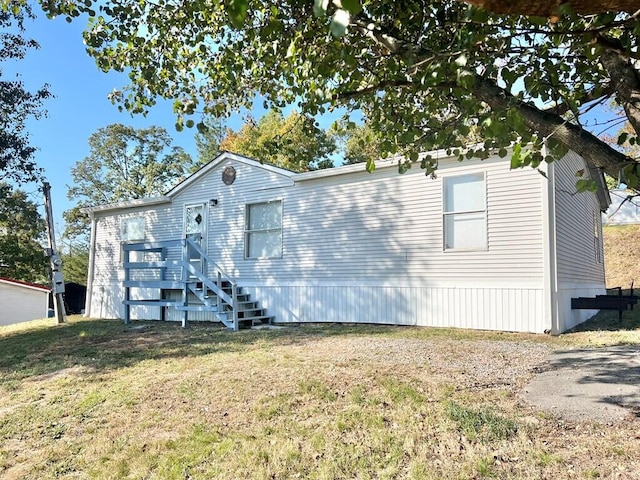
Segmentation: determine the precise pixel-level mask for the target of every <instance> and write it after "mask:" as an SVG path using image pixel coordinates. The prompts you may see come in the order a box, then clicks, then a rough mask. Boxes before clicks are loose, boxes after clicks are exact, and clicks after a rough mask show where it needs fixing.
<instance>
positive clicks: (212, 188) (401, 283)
mask: <svg viewBox="0 0 640 480" xmlns="http://www.w3.org/2000/svg"><path fill="white" fill-rule="evenodd" d="M229 164H232V165H233V166H234V167H235V169H236V171H237V179H236V181H235V183H233V185H230V186H227V185H225V184H224V183H222V181H221V172H222V170H223V169H224V168H225V166H227V165H229ZM472 172H486V186H487V245H488V248H487V249H486V250H482V251H471V252H470V251H466V252H464V251H446V252H445V251H444V249H443V215H442V188H443V178H445V177H447V176H451V175H458V174H464V173H472ZM545 181H546V180H545V179H544V177H542V176H541V175H539V174H538V173H537V172H535V171H533V170H517V171H510V170H509V162H508V161H505V160H504V159H488V160H485V161H482V162H481V161H465V162H463V163H459V162H456V161H449V160H443V161H441V164H440V168H439V171H438V177H437V178H436V179H431V178H429V177H426V176H425V175H424V171H422V170H420V169H419V168H415V169H412V170H410V171H409V172H408V173H407V174H405V175H399V174H398V172H397V169H395V168H381V169H379V170H377V171H376V172H374V173H373V174H368V173H366V172H364V171H362V172H358V173H351V174H346V175H338V176H331V177H325V178H316V179H309V180H305V181H299V182H297V183H295V185H294V184H293V183H292V181H291V180H290V179H289V178H287V177H285V176H282V175H277V174H274V173H273V172H268V171H265V170H262V169H260V168H258V167H254V166H250V165H247V164H244V163H241V162H235V161H232V160H229V161H226V162H222V163H221V164H220V165H219V166H218V167H216V168H215V169H213V170H212V171H211V172H210V173H209V174H207V175H204V176H203V177H202V178H201V179H200V180H199V181H198V182H197V183H196V184H194V185H191V186H189V188H186V189H184V190H183V191H181V192H180V193H179V194H177V195H175V196H174V198H173V199H172V203H171V204H170V205H159V206H154V207H151V208H148V209H147V210H146V211H142V210H140V209H131V210H128V211H127V212H126V215H127V216H136V215H141V214H144V215H145V218H146V219H147V220H146V227H147V229H146V239H147V240H156V241H158V240H166V239H175V238H179V237H181V236H182V231H183V230H182V229H183V213H184V206H185V205H189V204H195V203H200V202H206V203H207V208H206V211H207V213H206V217H207V218H206V225H207V234H208V235H207V238H208V241H207V251H208V254H209V255H210V256H211V257H212V258H213V259H214V260H215V261H216V262H217V263H219V264H220V266H221V267H222V268H223V269H224V270H225V271H226V272H227V273H228V274H229V275H230V276H232V277H234V278H236V279H237V281H238V283H239V284H240V285H241V286H242V287H243V288H245V289H247V290H248V291H249V292H250V293H252V294H253V296H254V299H255V300H258V301H259V302H260V303H261V304H262V306H264V307H266V308H267V310H268V313H269V314H270V315H274V316H275V318H276V321H278V322H301V321H306V322H321V321H336V322H355V321H357V322H374V323H375V322H378V323H396V324H409V325H425V326H426V325H437V326H457V327H466V328H480V329H496V330H518V331H533V332H542V331H543V330H546V329H547V328H549V322H548V320H547V319H546V318H545V315H544V300H543V290H544V281H543V278H544V271H543V263H544V262H543V238H542V206H541V202H540V198H541V194H542V190H543V185H544V183H543V182H545ZM212 199H216V200H217V205H215V206H214V205H213V202H210V200H212ZM273 200H281V201H282V208H283V256H282V258H272V259H245V258H244V242H245V238H244V222H245V210H246V204H248V203H255V202H263V201H273ZM122 216H123V214H121V215H116V216H103V217H98V221H97V226H98V227H97V235H96V262H95V268H96V275H95V285H94V287H93V295H94V297H93V301H92V312H91V315H92V316H102V317H104V316H115V317H122V316H123V309H122V306H121V301H122V298H123V296H124V292H123V291H122V287H121V285H122V280H123V278H124V274H123V271H122V268H121V266H120V265H119V262H118V261H116V260H118V259H119V249H120V241H119V237H118V234H117V232H118V231H119V224H120V219H121V217H122ZM179 254H180V252H178V251H175V252H171V255H175V256H178V255H179ZM116 264H117V265H116ZM172 274H175V275H177V272H173V273H172V272H169V275H172ZM101 288H102V290H101ZM156 310H157V311H153V309H142V308H137V309H133V308H132V318H159V315H160V314H159V309H156ZM167 313H168V316H167V319H178V318H179V316H178V314H177V312H174V313H171V312H167ZM190 318H192V319H194V320H197V319H200V318H203V319H204V318H205V316H204V315H202V314H196V313H194V314H191V313H190Z"/></svg>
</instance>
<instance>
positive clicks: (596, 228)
mask: <svg viewBox="0 0 640 480" xmlns="http://www.w3.org/2000/svg"><path fill="white" fill-rule="evenodd" d="M600 225H601V224H600V222H598V211H597V210H594V212H593V244H594V247H595V248H594V250H595V257H596V258H595V260H596V263H598V264H601V263H603V258H602V257H603V256H604V252H603V251H602V250H603V249H602V241H601V240H600V237H601V233H600Z"/></svg>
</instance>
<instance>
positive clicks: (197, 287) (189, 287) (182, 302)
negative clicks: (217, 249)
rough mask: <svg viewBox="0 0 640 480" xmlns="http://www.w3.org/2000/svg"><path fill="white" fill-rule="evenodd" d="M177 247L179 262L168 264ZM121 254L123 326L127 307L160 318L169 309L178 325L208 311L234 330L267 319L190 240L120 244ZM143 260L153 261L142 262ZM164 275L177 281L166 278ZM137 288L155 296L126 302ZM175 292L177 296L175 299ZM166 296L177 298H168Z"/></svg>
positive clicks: (128, 312) (128, 310)
mask: <svg viewBox="0 0 640 480" xmlns="http://www.w3.org/2000/svg"><path fill="white" fill-rule="evenodd" d="M178 249H180V250H181V251H182V254H181V257H182V258H181V259H180V260H169V259H168V255H169V254H170V253H176V252H177V251H178ZM123 250H124V276H125V278H124V282H123V286H124V289H125V296H124V300H123V304H124V306H125V315H124V323H125V324H127V323H129V321H130V320H131V305H146V306H152V307H161V309H162V311H163V314H164V309H165V308H167V309H175V310H176V311H178V312H180V314H181V319H182V326H183V327H186V326H187V325H188V319H189V312H210V313H211V314H212V315H213V317H214V318H215V319H216V320H217V321H219V322H221V323H222V324H224V325H225V326H226V327H227V328H230V329H232V330H234V331H238V330H239V329H241V328H251V327H253V326H257V325H265V324H271V323H272V321H273V317H270V316H268V315H267V313H266V311H265V309H264V308H261V307H260V306H259V304H258V302H256V301H254V300H252V299H251V296H250V294H248V293H245V292H243V290H242V287H239V286H238V285H237V283H236V282H235V280H233V279H232V278H231V277H230V276H229V275H227V274H226V273H225V272H224V271H223V270H222V269H221V268H220V267H219V266H218V265H217V264H215V262H213V261H212V260H211V259H210V258H208V257H207V255H206V254H205V253H204V251H203V250H202V249H201V247H200V245H198V244H197V243H195V242H193V241H192V240H190V239H187V238H185V239H180V240H168V241H163V242H141V243H128V244H124V245H123ZM133 252H142V253H141V254H142V255H143V256H145V259H144V260H143V261H132V259H131V254H132V253H133ZM194 252H195V253H196V254H197V256H199V257H200V264H201V265H202V271H200V270H199V269H197V268H195V267H194V266H193V265H192V264H191V262H190V261H189V258H193V253H194ZM147 256H152V257H154V258H153V259H147V258H146V257H147ZM210 267H211V269H210ZM209 269H210V271H213V273H214V278H213V279H212V278H209V277H208V276H207V274H206V272H207V271H208V270H209ZM178 273H179V275H178ZM169 276H173V277H177V276H179V277H180V278H173V279H167V277H169ZM143 288H144V289H153V290H157V291H158V293H159V298H155V299H132V295H131V294H132V289H143ZM177 292H178V293H179V295H175V293H177ZM171 296H179V297H180V298H169V297H171ZM163 318H164V315H163Z"/></svg>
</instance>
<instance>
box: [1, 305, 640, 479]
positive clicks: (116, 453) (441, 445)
mask: <svg viewBox="0 0 640 480" xmlns="http://www.w3.org/2000/svg"><path fill="white" fill-rule="evenodd" d="M615 315H616V314H615V313H614V314H613V316H615ZM615 322H617V319H612V318H610V317H609V316H608V314H607V315H604V316H602V317H601V318H599V319H598V320H596V321H594V322H591V323H589V324H587V325H586V326H585V327H584V328H582V329H581V331H579V332H575V333H571V334H567V335H562V336H559V337H549V336H542V335H526V334H509V333H496V332H472V331H468V330H453V329H431V328H404V327H384V326H362V325H360V326H339V325H325V326H313V325H309V326H303V327H292V328H283V329H279V330H260V331H255V330H254V331H241V332H239V333H232V332H228V331H226V330H222V329H220V328H219V327H217V326H216V325H211V324H204V325H198V324H194V325H192V327H191V328H189V329H187V330H182V329H181V328H180V327H179V326H178V325H177V324H171V323H162V322H147V323H145V322H133V323H132V324H131V325H129V326H124V325H122V323H120V322H116V321H108V320H86V319H81V318H79V317H72V318H71V319H70V322H69V323H68V324H67V325H62V326H55V325H53V324H52V320H46V321H44V320H42V321H36V322H30V323H28V324H22V325H19V326H13V327H0V478H6V479H13V478H16V479H29V478H33V479H42V478H74V479H75V478H97V479H111V478H112V479H121V478H132V479H133V478H136V479H138V478H144V479H155V478H157V479H189V478H190V479H212V478H220V479H233V478H237V479H244V478H258V479H285V478H313V479H339V478H344V479H347V478H349V479H350V478H358V479H369V478H370V479H374V478H376V479H378V478H388V479H392V478H413V479H431V478H442V479H445V478H446V479H449V478H459V479H469V478H541V479H542V478H547V479H548V478H562V479H564V478H639V477H638V475H639V474H638V472H640V459H639V456H638V451H640V439H639V438H638V431H639V430H638V422H637V421H635V422H634V421H632V422H628V423H625V424H620V425H615V426H609V425H601V424H597V423H593V424H592V423H570V422H565V421H561V420H558V419H556V418H554V417H553V416H552V415H551V414H549V413H545V412H541V411H537V410H535V409H534V408H532V407H531V406H529V405H527V404H526V403H525V402H524V401H523V400H522V399H521V398H520V397H519V395H518V393H519V392H520V391H521V389H522V388H523V386H524V385H525V384H526V381H527V380H528V379H529V378H530V377H531V376H532V375H533V374H534V370H535V368H536V367H537V366H539V365H540V364H541V363H542V362H543V361H544V356H545V353H546V352H549V351H551V350H552V349H554V348H567V347H574V346H575V347H581V346H587V345H611V344H619V343H640V321H639V318H638V316H636V315H635V312H629V313H627V314H625V320H624V322H625V323H624V325H622V326H620V325H616V324H615ZM620 327H622V329H621V328H620Z"/></svg>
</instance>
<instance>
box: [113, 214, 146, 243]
mask: <svg viewBox="0 0 640 480" xmlns="http://www.w3.org/2000/svg"><path fill="white" fill-rule="evenodd" d="M133 221H141V222H142V238H129V234H128V231H129V228H128V227H127V229H126V230H127V238H124V235H123V233H124V231H125V228H124V226H125V224H126V223H128V222H131V223H133ZM146 238H147V219H146V218H145V216H144V215H137V216H135V217H125V218H121V219H120V242H122V243H138V242H144V241H145V239H146Z"/></svg>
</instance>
